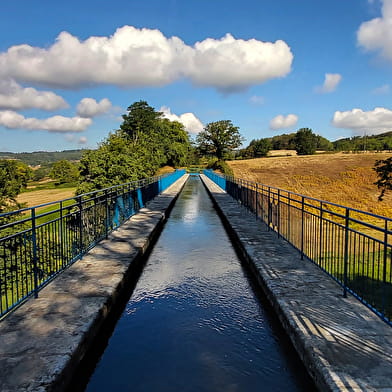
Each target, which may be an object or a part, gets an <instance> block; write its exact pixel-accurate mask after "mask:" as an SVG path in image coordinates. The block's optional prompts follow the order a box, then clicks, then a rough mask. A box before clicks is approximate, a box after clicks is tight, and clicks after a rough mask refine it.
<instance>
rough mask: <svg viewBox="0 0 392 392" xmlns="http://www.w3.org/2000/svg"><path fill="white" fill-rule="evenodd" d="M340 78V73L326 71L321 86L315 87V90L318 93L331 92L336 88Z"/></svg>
mask: <svg viewBox="0 0 392 392" xmlns="http://www.w3.org/2000/svg"><path fill="white" fill-rule="evenodd" d="M341 80H342V75H340V74H338V73H335V74H331V73H326V74H325V79H324V84H323V85H322V86H321V87H320V86H319V87H316V92H318V93H320V94H325V93H332V92H333V91H335V90H336V88H337V87H338V85H339V83H340V82H341Z"/></svg>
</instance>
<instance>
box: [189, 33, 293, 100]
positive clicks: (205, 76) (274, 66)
mask: <svg viewBox="0 0 392 392" xmlns="http://www.w3.org/2000/svg"><path fill="white" fill-rule="evenodd" d="M292 60H293V55H292V53H291V51H290V48H289V46H288V45H287V44H286V43H285V42H284V41H281V40H279V41H276V42H275V43H272V42H261V41H257V40H255V39H250V40H248V41H244V40H242V39H235V38H234V37H233V36H232V35H231V34H226V35H225V36H224V37H223V38H221V39H220V40H215V39H212V38H207V39H206V40H204V41H202V42H197V43H196V44H195V46H194V51H193V61H192V62H191V65H192V67H191V68H190V72H189V77H190V78H191V80H192V81H193V83H195V84H197V85H201V86H213V87H216V88H217V89H218V90H221V91H224V92H231V91H236V90H243V89H244V88H246V87H249V86H251V85H252V84H260V83H263V82H265V81H267V80H269V79H274V78H278V77H283V76H286V75H287V74H288V73H289V72H290V71H291V63H292Z"/></svg>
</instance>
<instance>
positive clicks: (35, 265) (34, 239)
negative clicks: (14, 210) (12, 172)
mask: <svg viewBox="0 0 392 392" xmlns="http://www.w3.org/2000/svg"><path fill="white" fill-rule="evenodd" d="M31 240H32V242H33V274H34V298H38V255H37V222H36V218H35V208H34V207H33V208H32V209H31Z"/></svg>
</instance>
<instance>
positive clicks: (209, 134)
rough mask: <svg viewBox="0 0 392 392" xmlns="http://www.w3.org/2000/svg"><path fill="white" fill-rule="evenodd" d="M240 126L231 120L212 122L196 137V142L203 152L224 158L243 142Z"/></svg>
mask: <svg viewBox="0 0 392 392" xmlns="http://www.w3.org/2000/svg"><path fill="white" fill-rule="evenodd" d="M242 140H243V139H242V137H241V135H240V132H239V127H235V126H234V125H233V124H232V122H231V121H230V120H221V121H215V122H211V123H209V124H207V125H206V127H205V128H204V130H203V131H201V132H200V133H199V134H198V135H197V137H196V143H197V144H198V148H199V150H200V151H201V152H202V153H203V154H211V155H215V156H216V157H217V158H218V159H223V158H224V156H225V154H227V153H228V152H229V151H232V150H234V149H236V148H238V147H239V146H240V145H241V143H242Z"/></svg>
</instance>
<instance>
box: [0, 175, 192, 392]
mask: <svg viewBox="0 0 392 392" xmlns="http://www.w3.org/2000/svg"><path fill="white" fill-rule="evenodd" d="M187 178H188V175H184V176H183V177H181V178H180V179H179V180H178V181H177V182H176V183H174V184H173V185H172V186H171V187H169V188H168V189H167V190H166V191H165V192H163V193H162V194H161V195H159V196H157V197H156V198H155V199H154V200H152V201H151V202H150V203H148V205H147V206H146V208H143V209H141V210H140V211H139V213H138V214H136V215H134V216H133V217H131V218H130V219H129V220H128V221H127V222H126V223H125V224H124V225H122V226H121V227H120V228H119V229H118V230H116V231H115V232H113V233H112V234H111V235H110V236H109V238H108V239H107V240H104V241H102V242H100V243H99V244H98V245H97V246H96V247H95V248H93V249H92V250H91V251H90V252H89V253H88V254H86V255H85V256H84V257H83V259H82V260H79V261H78V262H76V263H75V264H74V265H72V266H71V267H70V268H68V269H67V270H65V271H64V272H63V273H62V274H61V275H59V276H58V277H57V278H56V279H55V280H54V281H53V282H51V283H50V284H49V285H48V286H46V287H45V288H44V289H43V290H42V291H41V292H40V294H39V298H38V299H31V300H29V301H27V303H25V304H24V305H23V306H21V307H20V308H18V309H17V310H15V311H14V312H13V313H12V314H10V315H9V316H8V317H7V318H6V319H5V320H3V321H2V322H1V323H0V390H1V391H2V392H11V391H18V392H22V391H26V392H27V391H29V392H33V391H34V392H41V391H56V392H58V391H64V390H65V389H66V388H67V386H68V385H69V383H70V381H71V379H72V377H73V375H74V374H75V371H76V370H77V368H78V365H79V363H80V362H81V360H82V359H83V358H84V356H85V354H86V351H87V350H88V349H89V348H90V347H91V345H92V344H94V339H95V338H96V336H97V335H98V334H99V332H100V330H101V328H102V326H103V325H104V322H105V320H106V319H107V317H108V315H109V314H110V313H111V312H112V311H113V309H114V308H115V307H116V305H117V304H118V302H119V298H120V296H121V295H124V291H125V289H126V287H127V283H128V281H129V280H130V279H131V277H132V272H133V271H134V269H135V268H136V265H137V264H140V262H141V261H142V259H143V255H144V254H145V253H146V251H147V249H148V247H149V246H150V244H151V242H152V241H154V239H155V238H156V237H157V235H158V234H159V232H160V230H161V228H162V226H163V224H164V222H165V220H166V218H167V216H168V213H169V211H170V210H171V208H172V206H173V205H174V202H175V200H176V198H177V196H178V194H179V192H180V191H181V189H182V187H183V186H184V184H185V182H186V180H187Z"/></svg>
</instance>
